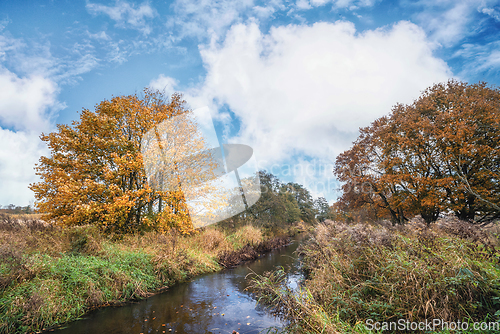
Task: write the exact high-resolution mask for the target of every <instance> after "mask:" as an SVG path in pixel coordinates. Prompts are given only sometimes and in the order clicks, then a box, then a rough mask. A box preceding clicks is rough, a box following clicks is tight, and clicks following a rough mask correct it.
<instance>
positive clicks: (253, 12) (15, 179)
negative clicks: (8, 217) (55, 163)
mask: <svg viewBox="0 0 500 334" xmlns="http://www.w3.org/2000/svg"><path fill="white" fill-rule="evenodd" d="M499 28H500V3H499V1H489V0H469V1H461V0H419V1H410V0H400V1H386V0H296V1H282V0H272V1H267V2H263V1H253V0H233V1H227V0H223V1H206V0H176V1H145V2H133V1H124V0H120V1H104V0H102V1H101V0H95V1H69V0H68V1H29V2H27V1H9V0H4V1H2V2H0V142H1V145H0V189H1V192H0V204H2V205H7V204H10V203H13V204H16V205H27V204H28V203H30V201H32V199H33V194H32V193H31V191H30V190H28V188H27V187H28V184H29V183H32V182H35V181H37V177H36V175H35V173H34V170H33V167H34V165H35V163H36V162H37V161H38V159H39V158H40V156H41V155H49V151H48V150H47V147H46V146H45V144H44V143H42V142H41V141H40V140H39V138H38V137H39V135H40V134H41V133H42V132H45V133H48V132H51V131H54V130H55V127H56V124H61V123H64V124H69V123H71V122H72V121H74V120H77V119H78V117H79V114H78V112H79V111H80V110H82V108H87V109H93V107H94V106H95V105H96V104H97V103H99V102H100V101H102V100H104V99H110V98H111V97H112V96H117V95H128V94H134V93H136V92H137V93H140V91H141V90H142V89H143V88H144V87H146V86H151V87H154V88H158V89H161V90H165V92H166V93H167V94H171V93H173V92H175V91H178V92H182V93H183V94H184V97H185V99H186V100H187V102H188V103H189V105H190V107H191V108H193V109H196V108H199V107H203V106H208V107H209V108H210V110H211V112H212V116H213V118H214V119H215V122H216V126H217V129H218V130H220V132H221V134H222V140H223V141H224V142H230V143H242V144H247V145H250V146H252V147H253V148H254V153H255V157H256V159H257V161H258V163H259V166H260V167H261V168H267V169H268V170H270V171H272V172H273V173H275V174H277V175H278V176H279V177H281V178H282V179H284V180H287V181H296V182H299V183H302V184H304V185H306V186H307V187H308V188H309V189H310V190H311V191H312V193H313V195H314V196H320V195H322V196H325V197H326V198H327V199H329V200H330V201H332V200H333V199H335V197H336V191H335V189H336V188H337V187H338V184H337V182H336V180H335V179H334V177H333V175H332V173H331V166H332V164H333V162H334V160H335V157H336V155H337V154H338V153H340V152H342V151H344V150H345V149H348V148H349V146H350V144H351V142H352V141H353V140H354V139H355V138H356V137H357V133H358V128H359V127H362V126H367V125H369V123H370V122H371V121H372V120H374V119H375V118H377V117H380V116H382V115H385V114H387V113H389V112H390V110H391V106H393V105H395V104H396V103H411V102H412V101H413V100H414V99H416V98H417V97H418V96H419V95H420V93H421V92H422V91H423V90H424V89H425V88H426V87H429V86H431V85H432V84H433V83H437V82H443V81H447V80H448V79H449V78H456V79H460V80H464V81H468V82H470V83H473V82H477V81H486V82H488V83H490V84H491V85H498V84H499V83H500V81H499V79H498V73H499V69H500V38H499V37H500V34H499Z"/></svg>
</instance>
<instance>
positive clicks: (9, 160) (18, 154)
mask: <svg viewBox="0 0 500 334" xmlns="http://www.w3.org/2000/svg"><path fill="white" fill-rule="evenodd" d="M38 136H39V134H37V133H35V132H29V131H17V132H14V131H10V130H7V129H2V128H0V142H1V143H2V146H1V147H0V180H1V184H2V186H1V190H2V191H1V192H0V204H2V205H7V204H15V205H21V206H25V205H28V204H29V203H30V202H32V201H33V199H34V195H33V192H32V191H31V190H29V189H28V185H29V184H30V183H33V182H37V181H39V179H38V177H37V176H36V175H35V171H34V169H33V168H34V167H35V164H36V163H37V162H38V159H39V158H40V156H42V155H43V156H49V155H50V152H49V151H48V149H47V147H46V145H45V144H44V143H42V142H41V141H40V139H39V138H38Z"/></svg>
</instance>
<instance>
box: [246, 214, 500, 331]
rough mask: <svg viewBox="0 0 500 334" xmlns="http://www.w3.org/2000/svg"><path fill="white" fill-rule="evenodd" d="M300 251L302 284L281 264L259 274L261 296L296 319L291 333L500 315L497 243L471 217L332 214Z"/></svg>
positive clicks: (255, 284)
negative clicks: (437, 219) (428, 222)
mask: <svg viewBox="0 0 500 334" xmlns="http://www.w3.org/2000/svg"><path fill="white" fill-rule="evenodd" d="M300 253H301V255H302V256H303V263H304V269H305V270H306V272H307V273H308V274H307V280H306V281H305V283H304V284H303V286H302V287H301V288H300V289H299V290H298V291H293V290H292V289H290V288H289V287H288V286H287V280H286V274H285V272H284V271H283V270H277V271H276V272H271V273H267V274H265V275H263V276H256V277H255V278H254V279H253V290H254V292H255V293H256V294H257V295H258V296H259V298H260V302H261V303H263V304H267V305H269V306H270V307H272V308H273V309H274V311H275V312H276V313H277V314H280V315H281V316H283V317H284V318H286V319H288V320H290V322H291V325H290V326H289V327H288V331H289V332H290V333H366V332H367V329H366V328H365V326H364V324H365V323H366V321H367V320H368V319H372V320H373V321H379V322H384V321H385V322H389V321H397V320H398V319H406V320H409V321H413V322H420V321H425V320H426V319H442V320H444V321H448V322H451V321H457V320H460V321H469V322H471V323H472V322H492V321H498V320H499V316H500V312H499V311H498V310H499V309H500V298H499V297H500V266H499V260H500V253H499V251H498V246H497V244H496V243H495V241H494V240H492V239H491V238H490V235H488V234H487V233H485V232H484V231H482V230H480V229H479V228H477V227H474V226H472V225H471V224H468V223H464V222H448V223H446V224H444V223H443V224H440V225H435V226H433V227H431V228H429V229H427V228H425V227H423V226H420V225H418V224H410V225H408V226H406V227H398V228H393V227H391V226H382V225H378V226H377V225H370V224H356V225H346V224H343V223H338V222H337V223H334V222H331V221H329V222H328V221H327V222H326V223H324V224H320V225H318V226H317V228H316V231H315V233H314V236H313V238H311V240H310V241H309V242H308V243H306V244H304V245H303V246H301V250H300ZM471 327H472V326H471ZM472 332H473V331H471V333H472Z"/></svg>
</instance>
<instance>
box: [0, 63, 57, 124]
mask: <svg viewBox="0 0 500 334" xmlns="http://www.w3.org/2000/svg"><path fill="white" fill-rule="evenodd" d="M0 88H1V89H0V124H1V125H2V126H3V127H11V128H14V129H15V130H21V131H29V132H38V133H39V132H42V131H47V130H49V129H50V127H51V123H50V113H49V112H48V110H49V109H50V108H52V107H54V106H56V105H58V103H57V100H56V94H57V91H58V87H57V85H56V84H55V83H54V82H53V81H52V80H49V79H46V78H44V77H42V76H40V75H33V76H30V77H25V78H20V77H18V76H17V75H15V74H14V73H12V72H10V71H8V70H6V69H2V68H0Z"/></svg>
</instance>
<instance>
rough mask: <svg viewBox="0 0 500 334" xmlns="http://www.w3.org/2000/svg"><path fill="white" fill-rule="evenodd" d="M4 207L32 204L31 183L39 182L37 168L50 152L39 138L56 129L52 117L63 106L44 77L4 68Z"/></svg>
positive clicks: (0, 125) (0, 198)
mask: <svg viewBox="0 0 500 334" xmlns="http://www.w3.org/2000/svg"><path fill="white" fill-rule="evenodd" d="M0 87H1V88H2V89H0V142H1V143H2V145H1V146H0V180H1V184H2V191H1V192H0V204H3V205H6V204H10V203H12V204H16V205H28V203H29V202H30V201H31V200H32V199H33V193H32V192H31V190H29V189H28V184H30V183H32V182H35V181H37V180H38V178H37V176H36V175H35V171H34V170H33V168H34V167H35V163H36V162H37V161H38V159H39V158H40V156H41V155H45V156H48V155H49V152H48V149H47V147H46V145H45V144H43V143H42V142H41V141H40V139H39V135H40V133H41V132H43V131H50V130H51V129H52V128H53V124H52V122H51V116H52V114H53V113H54V112H56V111H57V110H58V109H60V108H62V105H60V103H59V102H58V101H57V99H56V96H57V93H58V86H57V84H56V83H54V82H53V81H52V80H50V79H47V78H44V77H42V76H40V75H33V76H29V77H22V78H21V77H18V76H17V75H16V74H14V73H12V72H10V71H8V70H6V69H4V68H0Z"/></svg>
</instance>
